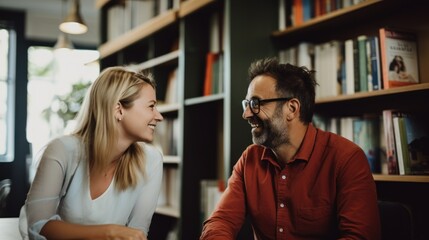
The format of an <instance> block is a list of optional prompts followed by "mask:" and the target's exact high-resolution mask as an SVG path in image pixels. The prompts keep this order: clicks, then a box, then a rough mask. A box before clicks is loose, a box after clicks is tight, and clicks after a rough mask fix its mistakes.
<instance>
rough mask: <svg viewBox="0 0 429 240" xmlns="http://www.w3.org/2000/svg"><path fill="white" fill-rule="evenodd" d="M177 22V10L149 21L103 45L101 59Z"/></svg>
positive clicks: (100, 50)
mask: <svg viewBox="0 0 429 240" xmlns="http://www.w3.org/2000/svg"><path fill="white" fill-rule="evenodd" d="M176 20H177V10H176V9H171V10H168V11H166V12H164V13H162V14H160V15H158V16H156V17H154V18H152V19H150V20H148V21H146V22H145V23H143V24H141V25H140V26H137V27H135V28H133V29H132V30H130V31H129V32H127V33H125V34H123V35H121V36H119V37H117V38H115V39H113V40H111V41H108V42H106V43H104V44H102V45H101V46H100V47H99V48H98V51H99V52H100V59H103V58H105V57H107V56H109V55H111V54H114V53H116V52H119V51H120V50H122V49H124V48H126V47H128V46H130V45H132V44H134V43H136V42H138V41H140V40H142V39H144V38H146V37H148V36H149V35H151V34H153V33H155V32H157V31H159V30H161V29H163V28H165V27H167V26H169V25H170V24H173V23H175V22H176Z"/></svg>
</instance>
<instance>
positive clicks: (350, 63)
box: [344, 39, 355, 94]
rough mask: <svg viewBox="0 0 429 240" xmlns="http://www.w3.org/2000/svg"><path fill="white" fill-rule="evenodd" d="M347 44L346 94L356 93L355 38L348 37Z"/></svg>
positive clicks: (345, 44)
mask: <svg viewBox="0 0 429 240" xmlns="http://www.w3.org/2000/svg"><path fill="white" fill-rule="evenodd" d="M344 46H345V60H346V92H345V93H346V94H353V93H355V67H354V66H355V65H354V53H353V39H347V40H346V41H345V43H344Z"/></svg>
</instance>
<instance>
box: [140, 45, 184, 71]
mask: <svg viewBox="0 0 429 240" xmlns="http://www.w3.org/2000/svg"><path fill="white" fill-rule="evenodd" d="M178 59H179V50H175V51H173V52H170V53H167V54H164V55H162V56H159V57H156V58H152V59H150V60H148V61H146V62H143V63H141V64H138V65H137V67H138V68H139V69H148V68H152V67H155V66H158V65H161V64H168V63H176V65H177V62H178Z"/></svg>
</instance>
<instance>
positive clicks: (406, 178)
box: [372, 174, 429, 183]
mask: <svg viewBox="0 0 429 240" xmlns="http://www.w3.org/2000/svg"><path fill="white" fill-rule="evenodd" d="M372 176H373V177H374V180H375V181H379V182H410V183H429V176H423V175H385V174H373V175H372Z"/></svg>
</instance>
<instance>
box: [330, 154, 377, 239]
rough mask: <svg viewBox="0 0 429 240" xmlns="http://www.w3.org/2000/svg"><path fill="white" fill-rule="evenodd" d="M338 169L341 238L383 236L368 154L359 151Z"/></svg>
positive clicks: (373, 237)
mask: <svg viewBox="0 0 429 240" xmlns="http://www.w3.org/2000/svg"><path fill="white" fill-rule="evenodd" d="M338 171H339V174H338V179H337V186H338V188H337V190H338V193H337V216H338V221H339V239H374V240H377V239H380V218H379V212H378V205H377V192H376V187H375V182H374V179H373V177H372V173H371V170H370V168H369V165H368V160H367V158H366V156H365V153H364V152H363V151H361V150H359V151H356V152H355V154H353V155H352V156H351V157H350V159H348V160H346V161H345V162H344V164H341V165H340V167H339V169H338Z"/></svg>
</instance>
